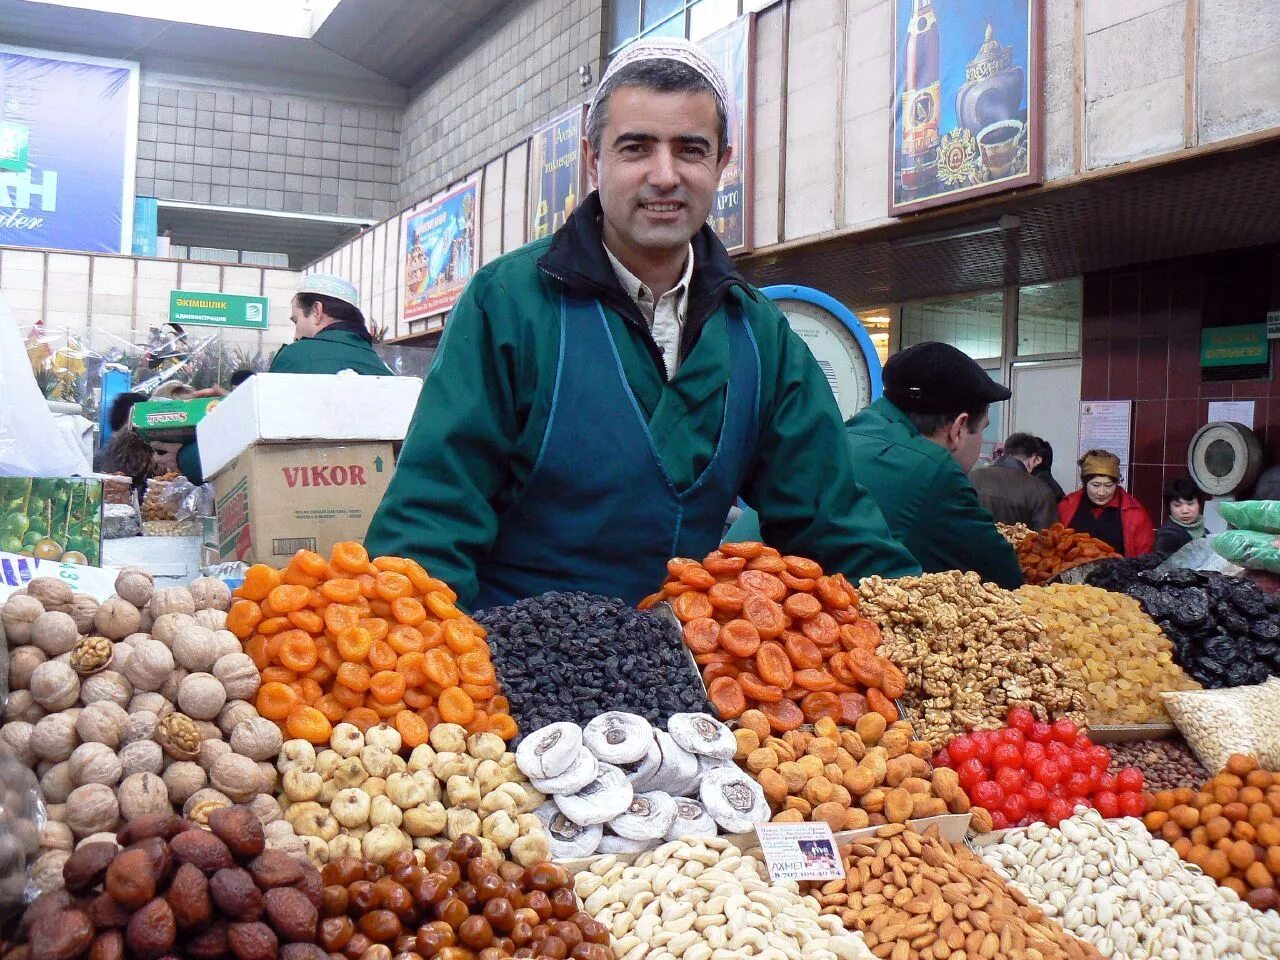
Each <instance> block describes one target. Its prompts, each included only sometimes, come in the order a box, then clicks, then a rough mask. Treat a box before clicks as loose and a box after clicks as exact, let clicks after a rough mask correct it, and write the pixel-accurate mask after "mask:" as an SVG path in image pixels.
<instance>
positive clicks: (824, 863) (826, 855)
mask: <svg viewBox="0 0 1280 960" xmlns="http://www.w3.org/2000/svg"><path fill="white" fill-rule="evenodd" d="M756 836H757V837H759V838H760V849H761V851H762V852H763V853H764V860H765V863H766V864H767V865H768V867H769V879H770V880H773V881H777V880H843V879H844V876H845V873H844V864H843V863H842V862H841V861H840V849H839V847H837V846H836V840H835V837H833V836H832V835H831V826H830V825H829V824H826V823H760V824H757V825H756Z"/></svg>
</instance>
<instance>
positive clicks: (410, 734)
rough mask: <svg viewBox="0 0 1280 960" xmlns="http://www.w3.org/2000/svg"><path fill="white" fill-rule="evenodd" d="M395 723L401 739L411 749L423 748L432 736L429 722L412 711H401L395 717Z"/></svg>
mask: <svg viewBox="0 0 1280 960" xmlns="http://www.w3.org/2000/svg"><path fill="white" fill-rule="evenodd" d="M393 722H394V724H395V728H396V730H397V731H398V732H399V734H400V737H401V739H402V740H403V741H404V745H405V746H406V747H408V748H409V749H413V748H414V747H419V746H421V745H422V744H424V743H426V742H427V740H428V738H429V737H430V736H431V730H430V728H428V727H427V721H425V720H423V719H422V718H421V717H420V716H418V715H417V714H416V713H414V712H412V711H411V710H401V711H400V712H399V713H397V714H396V715H395V720H394V721H393Z"/></svg>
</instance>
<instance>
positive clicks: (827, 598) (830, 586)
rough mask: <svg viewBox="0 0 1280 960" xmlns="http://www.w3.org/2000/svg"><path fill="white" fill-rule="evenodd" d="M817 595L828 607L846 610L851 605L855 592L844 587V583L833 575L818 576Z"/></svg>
mask: <svg viewBox="0 0 1280 960" xmlns="http://www.w3.org/2000/svg"><path fill="white" fill-rule="evenodd" d="M818 596H819V597H821V598H822V602H823V603H825V604H826V605H827V606H828V607H832V608H834V609H836V610H846V609H848V608H849V607H851V606H852V605H853V598H854V596H856V594H854V593H852V592H851V591H849V590H847V589H846V584H845V583H844V582H842V580H840V579H837V578H835V577H819V578H818Z"/></svg>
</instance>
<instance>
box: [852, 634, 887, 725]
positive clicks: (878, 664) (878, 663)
mask: <svg viewBox="0 0 1280 960" xmlns="http://www.w3.org/2000/svg"><path fill="white" fill-rule="evenodd" d="M846 660H847V661H848V664H849V670H850V672H851V673H852V674H853V677H854V679H855V680H856V681H857V682H858V683H860V684H862V685H863V686H864V687H878V686H880V682H881V681H882V680H883V679H884V665H885V663H886V661H885V659H884V658H883V657H877V656H876V655H875V654H874V653H872V652H871V651H869V650H867V649H865V648H863V647H858V648H856V649H853V650H850V651H849V652H848V654H847V656H846ZM876 712H877V713H879V711H878V710H877V711H876Z"/></svg>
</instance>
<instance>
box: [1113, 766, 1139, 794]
mask: <svg viewBox="0 0 1280 960" xmlns="http://www.w3.org/2000/svg"><path fill="white" fill-rule="evenodd" d="M1145 788H1146V778H1145V777H1144V776H1143V775H1142V771H1141V770H1139V769H1138V768H1137V767H1124V768H1123V769H1121V770H1120V771H1119V772H1118V773H1117V774H1116V789H1117V790H1124V791H1134V792H1137V793H1141V792H1142V791H1143V790H1144V789H1145Z"/></svg>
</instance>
